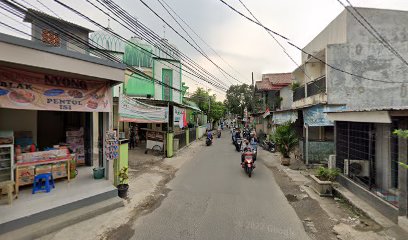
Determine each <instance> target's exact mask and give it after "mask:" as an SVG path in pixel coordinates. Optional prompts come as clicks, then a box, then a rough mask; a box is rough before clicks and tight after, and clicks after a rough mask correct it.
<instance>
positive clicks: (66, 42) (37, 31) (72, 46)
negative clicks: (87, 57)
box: [31, 22, 89, 54]
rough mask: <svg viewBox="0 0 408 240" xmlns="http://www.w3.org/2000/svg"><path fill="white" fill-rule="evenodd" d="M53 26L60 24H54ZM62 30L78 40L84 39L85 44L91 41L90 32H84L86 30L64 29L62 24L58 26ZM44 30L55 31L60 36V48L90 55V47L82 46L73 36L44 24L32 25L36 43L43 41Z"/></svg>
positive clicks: (33, 38)
mask: <svg viewBox="0 0 408 240" xmlns="http://www.w3.org/2000/svg"><path fill="white" fill-rule="evenodd" d="M52 24H56V25H57V24H58V23H52ZM58 25H59V27H60V28H62V29H64V30H66V31H68V32H69V34H70V35H74V36H75V37H77V38H80V39H82V41H83V42H84V43H88V42H89V41H88V40H89V36H88V32H86V31H84V30H79V29H75V28H73V27H64V26H63V25H61V24H58ZM43 29H46V30H50V31H53V32H55V33H57V34H58V35H59V36H60V43H61V45H60V48H62V49H66V50H69V51H75V52H79V53H82V54H89V51H88V49H89V48H88V46H87V44H81V43H79V42H77V41H74V40H73V39H72V36H67V35H66V34H64V33H63V32H61V31H60V30H59V29H56V28H53V27H51V26H50V25H47V24H44V23H42V22H38V23H34V24H32V25H31V31H32V35H33V37H32V40H33V41H36V42H41V40H42V31H43Z"/></svg>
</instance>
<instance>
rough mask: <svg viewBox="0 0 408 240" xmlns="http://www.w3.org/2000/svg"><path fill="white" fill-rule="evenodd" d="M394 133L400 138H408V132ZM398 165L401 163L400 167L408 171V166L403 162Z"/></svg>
mask: <svg viewBox="0 0 408 240" xmlns="http://www.w3.org/2000/svg"><path fill="white" fill-rule="evenodd" d="M393 133H394V134H395V135H397V136H398V137H401V138H408V130H402V129H396V130H394V132H393ZM398 163H399V165H400V166H401V167H403V168H406V169H408V165H407V164H405V163H403V162H398Z"/></svg>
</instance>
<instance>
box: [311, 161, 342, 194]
mask: <svg viewBox="0 0 408 240" xmlns="http://www.w3.org/2000/svg"><path fill="white" fill-rule="evenodd" d="M339 173H340V172H339V170H338V169H337V168H333V169H329V168H325V167H319V168H318V169H317V170H316V175H313V174H312V175H310V177H311V178H312V188H313V190H314V191H315V192H316V193H318V194H319V195H320V196H333V186H332V183H333V181H334V180H336V177H337V176H338V175H339Z"/></svg>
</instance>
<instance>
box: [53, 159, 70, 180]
mask: <svg viewBox="0 0 408 240" xmlns="http://www.w3.org/2000/svg"><path fill="white" fill-rule="evenodd" d="M52 176H53V177H54V178H61V177H66V176H67V164H66V163H65V162H64V163H56V164H54V165H53V166H52Z"/></svg>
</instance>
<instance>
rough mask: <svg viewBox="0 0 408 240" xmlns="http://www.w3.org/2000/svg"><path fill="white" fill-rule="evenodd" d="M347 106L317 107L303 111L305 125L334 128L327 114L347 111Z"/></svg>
mask: <svg viewBox="0 0 408 240" xmlns="http://www.w3.org/2000/svg"><path fill="white" fill-rule="evenodd" d="M345 109H346V107H345V106H328V105H316V106H313V107H310V108H307V109H304V110H303V119H304V123H305V124H306V125H308V126H311V127H319V126H334V123H333V122H332V121H330V119H329V118H328V117H327V113H326V112H335V111H341V110H345Z"/></svg>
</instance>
